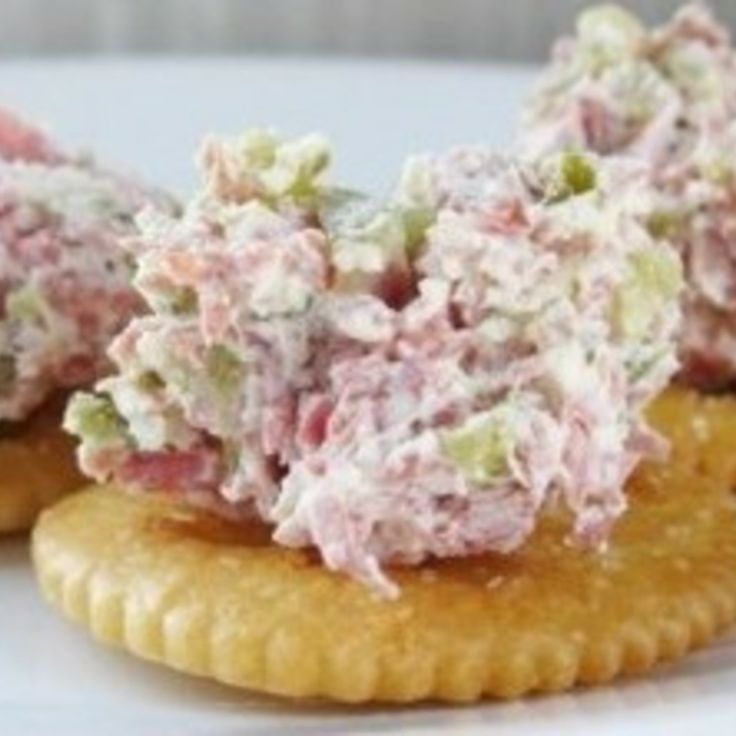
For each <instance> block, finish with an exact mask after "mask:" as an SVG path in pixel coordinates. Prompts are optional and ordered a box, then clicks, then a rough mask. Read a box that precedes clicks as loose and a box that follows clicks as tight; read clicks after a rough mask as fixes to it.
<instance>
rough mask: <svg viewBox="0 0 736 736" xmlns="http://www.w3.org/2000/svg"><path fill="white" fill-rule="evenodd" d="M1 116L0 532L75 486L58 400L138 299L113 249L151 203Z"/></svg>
mask: <svg viewBox="0 0 736 736" xmlns="http://www.w3.org/2000/svg"><path fill="white" fill-rule="evenodd" d="M157 197H158V195H156V196H155V197H154V195H152V194H151V193H149V192H146V191H144V190H143V189H141V188H140V187H139V186H138V185H136V184H134V183H132V182H130V181H128V180H126V179H123V178H121V177H119V176H117V175H113V174H111V173H108V172H106V171H104V170H101V169H99V168H97V167H96V166H95V165H94V164H93V163H92V162H90V161H88V160H86V159H83V158H80V157H74V156H71V155H69V154H67V153H65V152H63V151H61V150H60V149H58V148H57V147H56V145H55V144H54V143H53V142H51V141H50V140H49V139H48V138H46V136H45V135H44V134H42V133H41V132H40V131H38V130H37V129H35V128H33V127H30V126H28V125H26V124H25V123H23V122H21V121H19V120H17V119H16V118H15V117H13V116H12V115H11V114H10V113H7V112H2V111H0V458H1V459H2V463H1V466H0V467H1V468H2V470H0V530H2V531H8V530H14V529H22V528H25V527H27V526H28V525H30V523H31V522H32V520H33V518H34V517H35V515H36V513H37V512H38V510H39V508H40V507H42V506H44V505H46V504H47V503H48V502H50V501H51V500H53V499H54V498H56V497H57V496H59V495H61V494H62V493H65V492H68V491H69V490H72V489H73V488H74V487H75V486H77V485H79V484H80V482H81V480H82V476H81V475H80V474H79V473H78V472H77V470H76V467H75V463H74V459H73V445H72V443H70V442H69V438H68V437H66V436H65V435H64V434H63V433H62V432H61V428H60V422H61V414H62V407H63V394H65V393H66V392H68V391H69V390H71V389H73V388H76V387H79V386H84V385H88V384H90V383H92V382H93V381H94V380H95V379H96V378H99V376H100V375H101V374H102V372H103V370H104V369H105V367H106V366H107V359H106V357H105V348H106V347H107V343H108V342H109V340H110V339H111V337H112V336H113V335H114V334H116V333H117V332H118V331H119V330H120V329H121V327H122V326H123V325H124V324H125V323H126V322H127V321H128V320H129V319H130V317H131V316H132V315H133V314H135V313H136V312H137V311H139V310H140V309H141V307H142V305H143V302H142V300H141V298H140V297H139V295H138V294H137V293H136V292H135V291H134V290H133V289H132V288H131V286H130V276H131V272H132V265H131V262H130V258H129V256H128V255H127V254H126V253H125V252H124V251H123V250H122V249H121V248H120V247H119V241H120V239H121V238H123V237H125V236H128V235H130V234H132V232H133V215H134V214H135V213H136V212H137V210H139V209H140V208H141V207H142V206H143V205H144V204H145V203H148V202H152V201H156V200H157Z"/></svg>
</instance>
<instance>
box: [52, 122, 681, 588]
mask: <svg viewBox="0 0 736 736" xmlns="http://www.w3.org/2000/svg"><path fill="white" fill-rule="evenodd" d="M328 158H329V156H328V149H327V147H326V144H325V142H324V141H323V140H322V139H321V138H319V137H316V136H311V137H307V138H304V139H301V140H297V141H294V142H288V143H282V142H280V141H278V140H277V139H275V138H274V137H273V136H272V135H271V134H267V133H262V132H252V133H248V134H246V135H245V136H243V137H242V138H239V139H236V140H232V141H231V140H217V139H212V140H209V141H207V142H206V144H205V147H204V152H203V155H202V157H201V161H202V166H203V180H204V183H203V187H202V190H201V192H200V193H199V194H198V195H197V196H196V197H195V198H194V199H193V200H192V202H191V203H190V204H189V206H188V207H187V208H186V210H185V212H184V213H183V215H182V216H181V217H178V218H177V217H170V216H167V215H163V214H160V213H156V214H154V213H151V212H149V213H146V214H144V215H141V216H140V217H139V219H138V222H139V225H140V228H141V234H140V236H139V237H138V238H136V239H135V240H134V241H133V243H132V246H131V247H132V248H133V249H134V251H135V253H136V254H137V256H138V258H139V263H140V267H139V271H138V274H137V276H136V278H135V285H136V287H137V288H138V290H139V291H140V293H141V294H142V295H143V297H144V298H145V300H146V301H147V303H148V305H149V307H150V308H151V310H152V314H150V315H147V316H144V317H139V318H136V319H134V320H132V321H131V322H130V324H129V325H128V327H127V328H126V329H125V330H124V331H123V332H122V333H121V334H120V335H119V336H118V337H117V338H116V340H115V341H114V342H113V344H112V347H111V350H110V355H111V357H112V359H113V361H114V363H115V364H116V366H117V369H118V373H117V374H116V375H114V376H112V377H108V378H106V379H104V380H102V381H101V382H99V383H98V385H97V389H96V392H95V393H94V394H78V395H77V396H76V397H75V398H74V399H73V400H72V402H71V404H70V407H69V410H68V413H67V417H66V426H67V428H68V429H69V430H70V431H72V432H74V433H75V434H78V435H79V436H80V437H81V439H82V444H81V449H80V457H81V462H82V465H83V467H84V469H85V470H86V472H88V473H89V474H90V475H92V476H93V477H95V478H96V479H98V480H100V481H106V480H109V479H113V480H115V481H117V482H119V483H121V484H123V485H125V486H127V487H131V488H136V489H144V490H145V489H150V490H155V489H158V490H163V491H170V492H174V493H177V494H180V495H182V496H184V497H185V498H187V499H188V500H190V501H192V502H194V503H198V504H203V505H206V506H209V507H211V508H214V509H216V510H219V511H221V512H223V513H228V514H231V515H236V516H237V514H239V513H250V512H251V511H255V512H256V513H258V514H259V515H260V516H261V517H262V518H263V519H264V520H265V521H267V522H268V523H270V524H272V525H273V536H274V539H275V540H276V542H278V543H281V544H284V545H288V546H298V547H302V546H307V545H315V546H316V547H317V548H318V549H319V551H320V553H321V555H322V557H323V559H324V561H325V563H326V564H327V566H329V567H330V568H332V569H335V570H341V571H345V572H347V573H349V574H350V575H352V576H354V577H356V578H358V579H360V580H363V581H365V582H367V583H369V584H371V585H373V586H375V587H376V588H377V589H378V590H380V591H381V592H383V593H384V594H386V595H395V594H396V593H397V592H398V591H397V589H396V586H395V584H394V583H393V582H392V581H391V579H390V577H388V576H387V574H386V572H385V571H384V569H383V566H384V564H386V563H404V564H412V563H418V562H420V561H421V560H423V559H425V558H426V557H428V556H439V557H445V556H455V555H467V554H472V553H476V552H482V551H489V550H494V551H498V552H502V553H503V552H510V551H511V550H513V549H515V548H517V547H519V545H521V544H522V543H523V542H524V541H525V540H526V539H527V537H528V536H529V535H530V534H531V532H532V531H533V529H534V528H535V524H536V521H537V519H538V518H539V516H540V514H542V513H543V512H545V511H546V510H547V509H551V508H554V507H564V508H567V509H569V511H570V512H571V516H572V524H573V534H574V536H575V538H576V539H577V540H579V541H581V542H583V543H586V544H590V545H599V544H602V543H603V542H604V541H605V539H606V536H607V534H608V532H609V530H610V528H611V526H612V524H613V523H614V522H615V520H616V519H617V517H618V516H619V515H620V514H621V513H622V512H623V511H624V509H625V507H626V498H625V495H624V490H623V484H624V481H625V480H626V478H627V477H628V476H629V474H630V473H631V471H632V469H633V468H634V466H635V465H636V464H637V463H638V462H639V461H640V460H641V459H642V458H643V457H650V456H653V455H657V454H658V453H661V452H662V450H663V449H664V448H663V443H662V441H661V440H660V439H659V437H658V436H657V435H656V434H654V433H653V432H652V431H651V430H650V429H649V428H648V427H647V426H646V425H645V424H644V422H643V419H642V410H643V408H644V406H645V405H646V404H647V402H648V401H649V399H651V398H652V397H653V396H654V395H655V394H657V393H658V392H659V391H660V390H661V389H662V388H663V387H664V385H665V384H666V383H667V381H668V380H669V378H670V376H671V374H672V373H673V371H674V370H675V368H676V359H675V338H674V335H675V332H676V329H677V327H678V321H679V312H678V307H677V302H678V295H679V290H680V267H679V261H678V259H677V257H676V255H675V253H674V252H673V251H672V250H671V249H670V248H669V247H668V246H667V245H665V244H663V243H658V242H655V241H654V240H653V239H652V237H651V236H650V234H649V233H648V231H647V230H646V228H644V227H643V226H642V225H641V220H640V218H639V217H638V216H637V215H636V211H637V207H636V205H637V204H638V203H639V202H640V201H641V191H640V179H641V175H640V173H639V172H638V171H637V170H636V169H635V168H633V167H629V166H623V165H619V164H616V163H614V162H604V161H600V160H598V159H596V158H595V157H593V156H588V155H583V154H569V155H568V154H566V155H561V156H553V157H549V158H546V159H545V160H543V161H542V162H541V163H539V164H536V165H534V166H529V165H522V164H520V163H518V162H515V161H512V160H507V159H504V158H501V157H498V156H495V155H493V154H491V153H490V152H488V151H487V150H484V149H482V148H463V149H458V150H454V151H451V152H450V153H449V154H447V155H443V156H438V157H424V158H417V159H415V160H412V161H410V162H409V163H408V165H407V166H406V168H405V171H404V174H403V176H402V178H401V181H400V184H399V186H398V188H397V191H396V192H395V194H394V195H393V196H392V197H391V198H390V199H389V201H387V202H374V201H372V200H370V199H368V198H367V197H364V196H362V195H360V194H358V193H355V192H352V191H349V190H344V189H338V188H335V187H332V186H329V185H328V184H326V183H325V180H324V179H325V168H326V166H327V163H328Z"/></svg>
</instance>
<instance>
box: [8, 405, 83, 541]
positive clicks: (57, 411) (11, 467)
mask: <svg viewBox="0 0 736 736" xmlns="http://www.w3.org/2000/svg"><path fill="white" fill-rule="evenodd" d="M63 406H64V399H63V397H58V398H56V399H54V400H53V401H51V402H49V403H48V404H46V405H45V406H44V407H42V408H41V409H40V410H39V411H37V412H35V413H34V414H33V415H32V416H31V417H30V418H29V419H28V420H27V421H25V422H23V424H22V425H20V426H19V427H17V428H13V429H11V430H10V431H8V430H7V429H4V430H3V432H2V433H0V533H2V532H14V531H21V530H24V529H28V528H29V527H30V526H31V524H32V523H33V521H34V520H35V519H36V517H37V516H38V513H39V512H40V511H41V509H43V508H45V507H46V506H49V505H50V504H52V503H53V502H54V501H56V500H57V499H59V498H60V497H61V496H63V495H65V494H67V493H69V492H70V491H73V490H76V489H77V488H79V487H80V486H81V485H83V484H84V483H85V480H84V476H82V474H81V473H80V472H79V470H78V469H77V463H76V459H75V457H74V440H73V439H72V438H71V437H70V436H69V435H67V434H66V433H65V432H64V431H63V430H62V429H61V417H62V413H63Z"/></svg>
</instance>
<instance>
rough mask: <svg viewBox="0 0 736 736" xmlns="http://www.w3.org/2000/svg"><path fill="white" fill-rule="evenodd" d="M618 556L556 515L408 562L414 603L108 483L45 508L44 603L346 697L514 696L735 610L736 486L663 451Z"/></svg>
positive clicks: (648, 663) (255, 680)
mask: <svg viewBox="0 0 736 736" xmlns="http://www.w3.org/2000/svg"><path fill="white" fill-rule="evenodd" d="M630 497H631V509H630V511H629V513H627V514H626V516H625V517H624V518H623V520H622V521H621V522H620V524H619V525H618V527H617V529H616V532H615V534H614V536H613V540H612V542H611V544H610V547H609V549H608V551H607V552H605V553H602V554H592V553H590V552H585V551H582V550H579V549H576V548H575V547H574V546H571V545H570V544H568V543H566V541H565V535H566V530H567V524H566V523H565V521H564V520H563V519H560V518H552V517H551V516H550V517H549V518H546V519H545V520H544V522H543V523H542V524H541V526H540V529H539V531H538V532H537V533H536V534H535V536H534V537H533V539H532V540H531V541H530V542H529V543H528V544H527V545H526V546H525V547H524V548H523V549H522V550H520V551H519V552H518V553H516V554H513V555H510V556H500V555H487V556H479V557H474V558H465V559H458V560H445V561H435V562H432V563H430V564H426V565H424V566H422V567H421V568H417V569H404V570H400V569H396V570H393V571H392V574H393V575H394V576H395V578H396V579H397V580H398V581H399V582H400V584H401V586H402V595H401V597H400V598H399V599H398V600H396V601H386V600H382V599H380V598H377V597H376V596H375V594H374V593H372V591H371V590H369V589H368V588H366V587H364V586H362V585H360V584H359V583H356V582H354V581H352V580H350V579H348V578H346V577H344V576H342V575H339V574H334V573H331V572H329V571H327V570H326V569H325V568H324V567H323V566H322V565H321V564H320V562H319V560H318V559H317V557H316V556H315V555H314V554H313V553H311V552H308V551H297V550H287V549H283V548H279V547H277V546H275V545H274V544H272V543H270V542H269V535H268V530H267V529H266V528H265V527H263V526H261V525H258V524H253V525H252V526H249V527H244V526H242V525H241V526H236V525H233V524H232V523H229V522H226V521H223V520H221V519H218V518H215V517H213V516H210V515H208V514H205V513H201V512H195V511H191V510H185V509H182V508H181V507H177V506H176V505H174V504H173V503H170V502H168V501H166V500H163V499H161V498H152V497H134V496H131V495H128V494H125V493H122V492H121V491H119V490H116V489H114V488H110V487H97V488H93V489H90V490H86V491H83V492H81V493H80V494H74V495H72V496H70V497H69V498H67V499H65V500H63V501H61V502H60V503H59V504H58V505H57V506H55V507H54V508H52V509H49V510H47V511H45V512H44V513H43V514H42V516H41V519H40V521H39V523H38V525H37V527H36V529H35V531H34V537H33V558H34V562H35V566H36V570H37V574H38V578H39V581H40V585H41V588H42V590H43V593H44V594H45V596H46V598H47V599H48V600H49V601H50V602H51V603H52V604H53V605H54V606H57V607H58V608H60V609H61V610H62V611H63V613H64V614H66V616H68V617H69V618H70V619H72V620H74V621H76V622H78V623H80V624H82V625H83V626H85V627H87V628H89V629H90V630H91V632H92V633H93V635H94V636H95V637H96V638H97V639H99V640H101V641H104V642H107V643H109V644H113V645H116V646H120V647H123V648H125V649H127V650H128V651H130V652H132V653H133V654H136V655H138V656H140V657H143V658H144V659H148V660H153V661H156V662H161V663H163V664H166V665H168V666H170V667H173V668H175V669H178V670H182V671H184V672H189V673H192V674H195V675H202V676H205V677H211V678H214V679H216V680H219V681H221V682H224V683H229V684H231V685H237V686H241V687H245V688H250V689H252V690H257V691H263V692H267V693H275V694H281V695H286V696H292V697H325V698H329V699H333V700H338V701H347V702H365V701H398V702H409V701H418V700H424V699H437V700H446V701H472V700H476V699H478V698H481V697H487V696H493V697H499V698H514V697H518V696H521V695H524V694H526V693H531V692H540V691H557V690H564V689H567V688H570V687H572V686H574V685H576V684H592V683H601V682H606V681H608V680H611V679H613V678H615V677H618V676H622V675H631V674H637V673H641V672H645V671H647V670H649V669H651V668H652V667H653V666H654V665H655V664H657V663H659V662H662V661H669V660H675V659H678V658H679V657H681V656H682V655H684V654H685V653H686V652H687V651H688V650H690V649H693V648H695V647H698V646H701V645H703V644H705V643H706V642H708V641H709V640H710V639H712V638H713V637H714V636H715V635H716V634H718V633H719V632H721V631H722V630H723V629H724V628H726V627H727V626H728V625H729V624H731V623H732V622H733V621H734V618H735V617H736V498H735V497H734V496H733V494H731V493H730V491H728V490H727V487H726V486H725V485H724V484H723V483H716V482H713V481H709V480H708V479H705V478H702V477H695V476H693V475H690V474H684V473H682V472H679V470H677V469H676V468H672V469H670V468H666V467H660V468H655V467H653V466H649V467H645V468H643V469H641V470H640V471H639V472H638V473H637V474H636V477H635V478H634V479H633V480H632V482H631V484H630Z"/></svg>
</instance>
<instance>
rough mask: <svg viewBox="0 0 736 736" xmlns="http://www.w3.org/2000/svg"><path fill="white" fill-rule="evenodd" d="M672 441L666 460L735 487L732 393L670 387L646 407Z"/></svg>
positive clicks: (735, 420)
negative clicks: (706, 392)
mask: <svg viewBox="0 0 736 736" xmlns="http://www.w3.org/2000/svg"><path fill="white" fill-rule="evenodd" d="M649 419H650V421H651V422H652V423H653V424H654V425H655V426H656V427H658V428H659V429H660V431H661V432H663V433H664V434H665V435H666V436H667V437H669V438H670V440H671V442H672V453H671V456H670V458H669V462H670V463H671V464H673V465H675V466H677V467H678V468H680V469H681V472H692V473H695V474H697V475H705V476H708V477H710V478H714V479H716V480H721V481H724V482H726V483H729V484H731V486H732V487H736V394H720V395H712V394H711V395H708V394H700V393H697V392H695V391H692V390H689V389H686V388H682V387H678V386H673V387H670V388H669V389H667V390H666V391H664V392H663V393H662V394H661V396H660V397H659V398H658V399H657V400H656V401H654V402H653V403H652V405H651V408H650V409H649Z"/></svg>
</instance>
